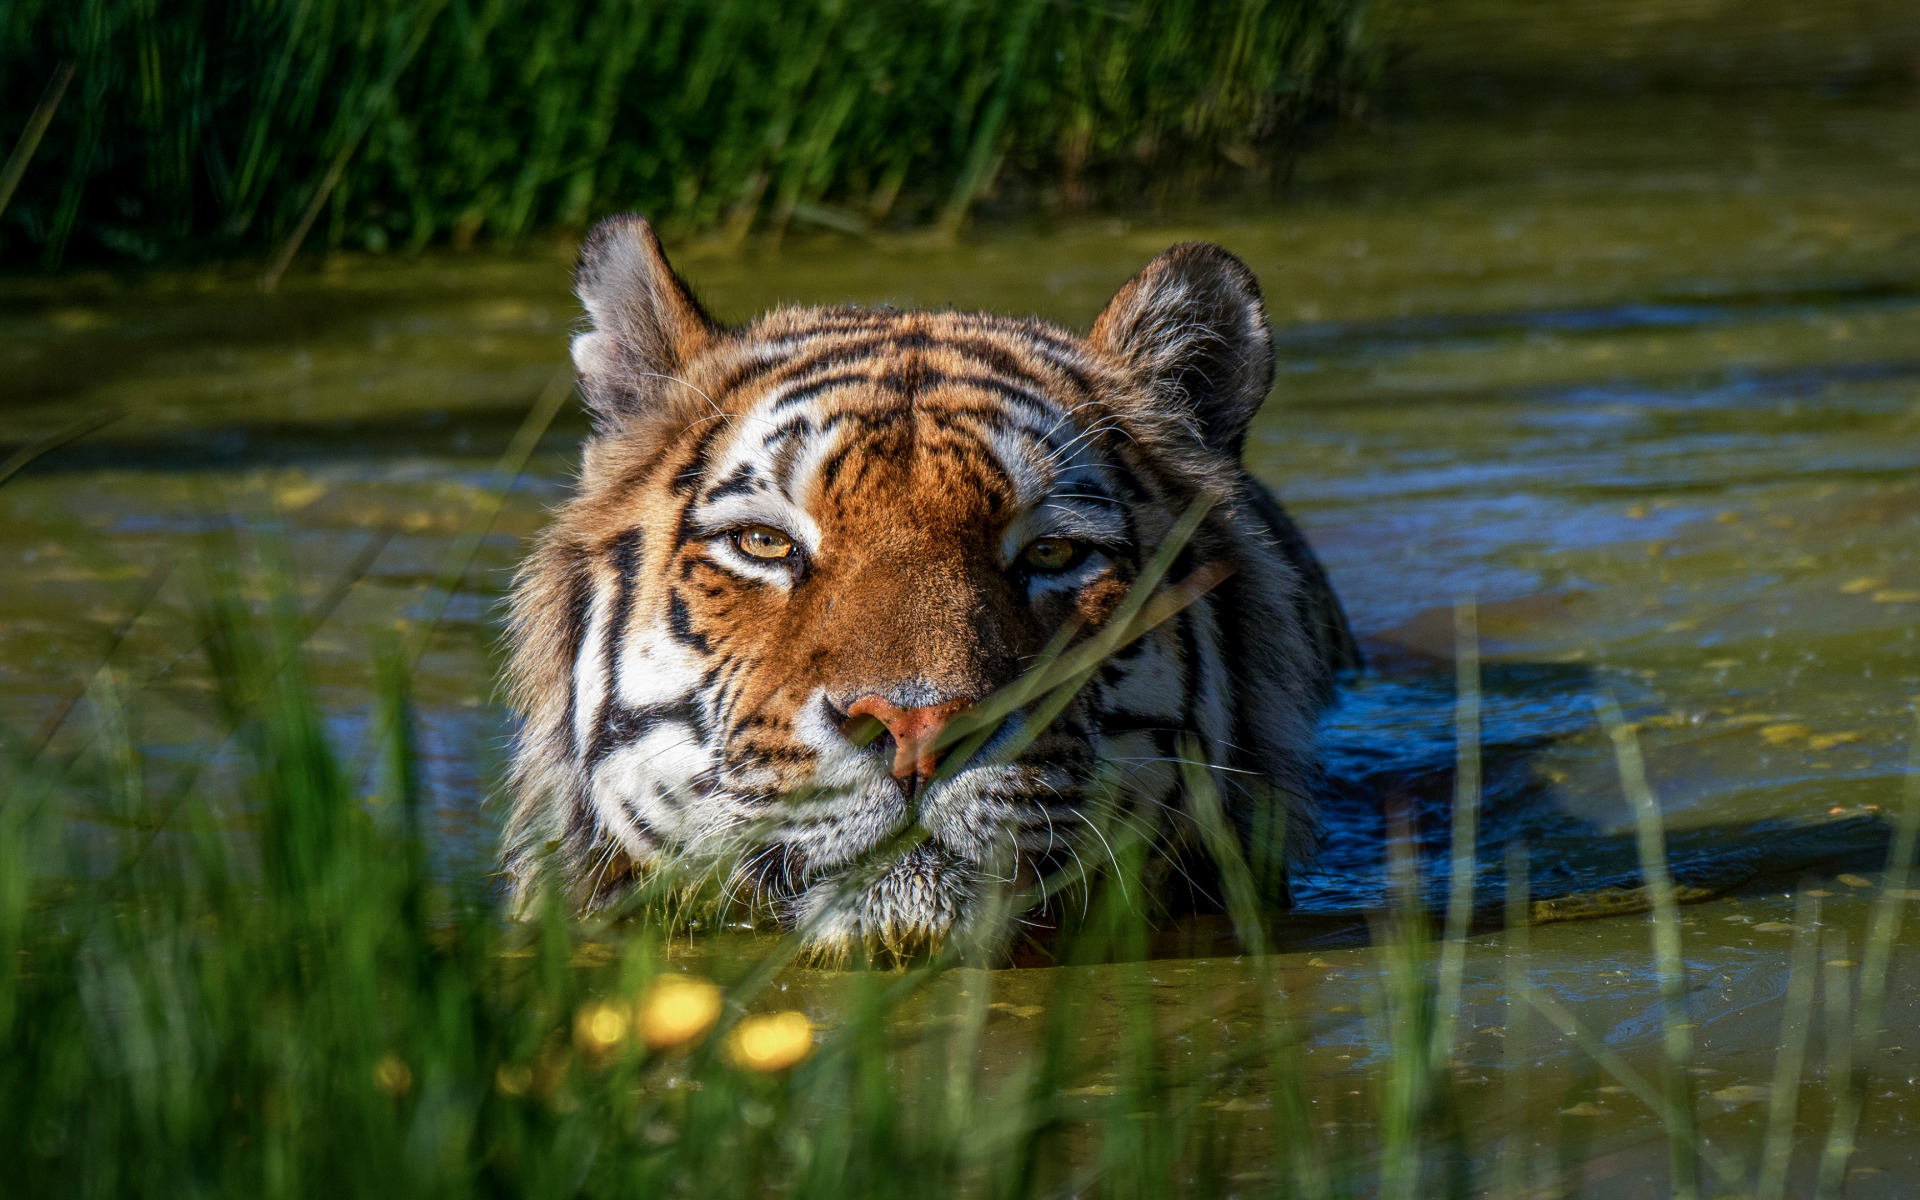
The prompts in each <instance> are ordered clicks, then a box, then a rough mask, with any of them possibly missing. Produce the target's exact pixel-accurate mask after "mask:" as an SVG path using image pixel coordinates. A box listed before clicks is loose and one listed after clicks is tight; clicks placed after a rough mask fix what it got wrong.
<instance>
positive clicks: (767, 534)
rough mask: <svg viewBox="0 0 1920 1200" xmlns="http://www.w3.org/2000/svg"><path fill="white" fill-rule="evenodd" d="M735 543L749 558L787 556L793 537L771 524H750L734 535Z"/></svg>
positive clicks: (791, 547) (789, 554) (790, 551)
mask: <svg viewBox="0 0 1920 1200" xmlns="http://www.w3.org/2000/svg"><path fill="white" fill-rule="evenodd" d="M733 544H734V546H735V547H737V548H738V549H739V551H740V553H742V554H744V555H746V556H747V557H748V558H787V557H789V556H791V555H792V554H793V539H792V538H790V537H788V536H787V535H786V534H784V533H781V532H780V531H779V530H778V529H775V528H774V527H773V526H771V525H749V526H747V527H746V528H745V529H742V530H739V531H737V532H735V533H734V535H733Z"/></svg>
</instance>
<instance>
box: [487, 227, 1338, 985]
mask: <svg viewBox="0 0 1920 1200" xmlns="http://www.w3.org/2000/svg"><path fill="white" fill-rule="evenodd" d="M574 284H575V291H576V294H577V295H578V297H579V300H580V302H581V304H582V306H583V308H584V310H585V317H584V321H583V323H582V325H581V326H579V327H578V332H577V334H576V335H575V336H574V337H573V338H572V342H571V357H572V362H573V367H574V370H575V374H576V378H577V386H578V391H579V395H580V396H581V398H582V400H583V402H584V404H585V406H586V408H587V409H588V411H589V415H590V417H591V432H590V434H589V436H588V438H587V440H586V442H585V444H584V448H583V451H582V458H581V465H580V468H579V473H578V480H577V486H576V488H575V491H574V493H573V494H572V496H571V498H570V499H569V500H567V501H566V502H565V503H564V504H563V505H562V506H561V507H559V508H558V510H557V511H556V512H555V514H554V515H553V518H552V520H551V522H550V524H549V525H548V526H547V527H546V528H545V530H544V532H542V533H541V534H539V535H538V537H537V538H536V540H535V542H534V544H533V546H532V547H531V550H530V552H529V554H528V555H527V557H526V559H525V560H524V562H523V564H522V566H521V568H520V570H519V572H518V574H517V575H516V577H515V579H514V582H513V585H512V588H511V593H510V596H509V600H508V615H507V621H506V633H505V637H506V642H507V650H508V691H509V694H510V701H511V705H512V707H513V709H514V712H515V714H516V718H517V725H516V732H515V733H514V735H513V742H512V749H511V767H510V795H511V801H510V805H511V808H510V814H509V820H508V823H507V827H506V830H505V835H504V846H503V868H504V872H505V874H506V876H507V877H508V879H509V880H510V881H511V887H512V889H513V891H514V894H515V895H516V896H517V897H519V898H520V899H521V900H522V901H523V902H530V901H531V899H532V898H533V897H536V896H539V895H543V894H546V889H548V888H557V889H564V891H565V893H566V895H567V896H568V897H570V898H571V900H572V902H573V903H574V904H576V905H578V906H580V907H581V908H583V909H595V908H602V907H605V906H608V905H611V904H614V903H616V902H617V901H618V900H620V899H621V898H622V897H625V896H631V895H632V894H633V893H634V891H635V889H636V888H638V887H639V886H640V885H641V884H643V883H644V882H645V881H646V880H648V879H649V878H650V877H655V876H654V872H655V871H656V869H657V868H658V867H659V865H660V864H662V863H663V862H668V861H685V860H686V859H687V858H688V857H689V856H698V855H699V854H701V853H702V852H710V851H715V850H717V849H718V848H720V847H723V846H726V845H728V844H729V843H730V840H732V841H737V840H738V839H740V838H742V837H743V836H744V835H746V834H747V833H748V832H749V831H751V838H752V842H753V846H752V849H751V852H750V853H741V854H737V855H736V856H735V858H734V860H733V861H734V862H735V867H734V868H733V876H732V878H731V879H730V881H729V888H730V889H731V890H730V892H729V894H730V895H732V896H734V897H744V898H746V899H747V900H749V901H750V902H751V908H752V911H754V912H757V913H760V914H763V915H764V916H765V917H766V918H767V919H770V920H772V921H774V922H777V923H778V924H780V925H783V926H785V927H787V928H790V929H798V930H802V931H803V933H804V937H805V938H806V939H807V943H808V944H809V945H812V946H815V947H818V948H824V949H827V950H831V949H834V948H841V949H846V948H855V949H857V948H861V947H866V948H873V947H876V946H882V947H887V948H891V949H893V950H896V951H903V950H910V949H912V948H914V947H916V946H918V947H929V946H939V945H941V944H943V943H944V942H945V941H947V940H948V939H949V938H951V937H952V936H953V935H954V934H955V933H956V931H957V930H959V929H961V928H964V927H965V926H966V923H967V922H969V921H972V920H976V919H978V915H979V913H980V912H981V911H982V908H983V906H984V905H986V904H987V902H988V898H989V896H990V894H992V891H993V888H994V887H995V886H996V885H997V884H1004V883H1005V882H1006V881H1007V880H1009V879H1020V880H1025V881H1027V882H1028V883H1029V884H1030V883H1032V881H1033V880H1034V879H1035V878H1036V877H1037V876H1038V874H1039V873H1040V872H1043V871H1045V870H1047V869H1049V867H1050V866H1054V865H1057V864H1060V863H1063V862H1067V861H1068V856H1078V855H1080V854H1082V853H1084V852H1086V851H1087V850H1088V849H1089V844H1090V840H1091V839H1094V838H1098V837H1102V836H1104V835H1102V834H1101V833H1100V831H1099V828H1098V825H1097V822H1096V821H1095V820H1094V819H1093V815H1092V814H1093V810H1094V808H1095V807H1096V805H1095V801H1096V798H1097V797H1096V796H1095V792H1096V791H1098V793H1099V797H1098V798H1099V799H1100V800H1101V802H1102V803H1104V804H1106V805H1108V806H1109V807H1108V808H1107V809H1104V810H1103V811H1112V809H1111V805H1112V804H1113V803H1115V801H1114V800H1113V797H1114V796H1116V795H1117V796H1119V797H1120V798H1121V800H1120V803H1122V804H1123V807H1124V811H1129V812H1143V813H1150V814H1153V815H1154V817H1155V820H1154V822H1153V824H1152V828H1153V830H1154V832H1153V833H1152V836H1153V837H1154V838H1155V839H1156V844H1158V843H1161V842H1164V843H1168V844H1172V843H1179V842H1181V841H1182V839H1183V838H1184V839H1187V840H1188V841H1191V839H1192V837H1193V822H1192V816H1193V814H1191V813H1189V812H1186V811H1185V810H1184V808H1183V805H1187V804H1189V801H1188V800H1187V799H1183V797H1185V796H1187V794H1188V793H1189V792H1190V790H1191V789H1190V788H1187V787H1185V786H1183V784H1182V770H1183V765H1182V764H1183V762H1186V761H1189V760H1192V761H1198V762H1200V763H1202V764H1203V766H1204V770H1206V771H1207V772H1209V773H1210V775H1209V777H1210V778H1211V779H1213V780H1214V781H1215V782H1216V783H1217V787H1218V790H1217V792H1215V793H1214V794H1215V796H1216V800H1215V804H1216V806H1217V807H1218V808H1219V810H1220V811H1223V812H1224V814H1225V817H1226V818H1227V820H1228V821H1229V822H1231V826H1232V828H1233V829H1235V830H1237V831H1238V832H1239V834H1240V835H1241V837H1242V838H1245V837H1249V836H1251V822H1252V818H1251V815H1250V814H1251V805H1252V803H1253V798H1254V797H1255V796H1256V794H1258V795H1264V796H1267V797H1269V798H1270V800H1271V798H1277V800H1271V802H1274V803H1277V804H1278V805H1279V806H1280V808H1279V811H1280V813H1281V818H1282V819H1281V822H1280V825H1281V827H1282V828H1281V832H1280V834H1278V835H1277V836H1280V837H1282V838H1283V839H1284V843H1285V848H1286V849H1285V855H1284V858H1283V862H1293V863H1297V862H1300V861H1303V860H1304V859H1306V858H1308V857H1310V855H1311V852H1312V847H1313V843H1314V830H1315V819H1314V811H1315V809H1314V805H1315V801H1314V797H1315V792H1316V788H1317V787H1318V786H1319V783H1320V777H1319V771H1320V768H1319V763H1318V759H1317V755H1316V727H1317V724H1318V722H1319V718H1320V716H1321V714H1322V711H1323V710H1324V709H1325V708H1326V707H1327V705H1328V704H1329V702H1330V701H1331V700H1332V698H1333V697H1334V695H1335V692H1336V687H1337V681H1338V679H1339V678H1340V677H1341V675H1342V673H1343V672H1347V671H1350V670H1352V669H1355V668H1357V667H1358V666H1359V663H1360V654H1359V650H1358V648H1357V646H1356V643H1355V640H1354V637H1353V634H1352V631H1351V629H1350V627H1349V625H1348V621H1347V618H1346V615H1345V612H1344V610H1343V608H1342V606H1341V603H1340V601H1339V599H1338V598H1337V597H1336V595H1335V594H1334V591H1333V589H1332V587H1331V586H1330V584H1329V582H1328V578H1327V575H1326V572H1325V571H1324V570H1323V568H1322V566H1321V564H1320V562H1319V561H1318V559H1317V558H1316V556H1315V554H1314V552H1313V551H1312V549H1311V548H1310V547H1309V545H1308V543H1307V541H1306V539H1305V538H1304V537H1303V535H1302V534H1301V532H1300V530H1299V529H1298V528H1297V527H1296V526H1295V525H1294V523H1293V522H1292V521H1291V520H1290V519H1289V518H1288V516H1287V514H1286V513H1285V512H1284V511H1283V510H1282V508H1281V507H1280V505H1279V504H1278V502H1277V501H1276V500H1275V499H1274V497H1273V495H1272V494H1271V493H1270V492H1269V491H1268V490H1267V488H1266V487H1265V486H1263V485H1262V484H1261V483H1260V482H1259V481H1258V480H1256V479H1255V478H1254V477H1253V476H1252V475H1251V474H1250V473H1249V472H1248V471H1247V469H1246V467H1245V466H1244V464H1243V462H1242V452H1243V448H1244V445H1245V442H1246V438H1247V430H1248V426H1249V423H1250V422H1251V421H1252V419H1253V417H1254V414H1255V412H1256V411H1257V410H1258V409H1259V408H1260V407H1261V405H1262V403H1263V402H1264V400H1265V399H1266V396H1267V394H1268V392H1269V390H1270V389H1271V387H1272V384H1273V379H1274V352H1273V341H1272V335H1271V332H1270V330H1269V328H1268V324H1267V318H1266V313H1265V308H1264V303H1263V300H1262V297H1261V292H1260V287H1259V283H1258V281H1257V280H1256V279H1255V277H1254V274H1253V272H1252V271H1251V270H1249V269H1248V268H1247V267H1246V265H1245V264H1243V263H1242V262H1241V261H1240V260H1239V259H1237V258H1235V257H1234V256H1233V255H1232V254H1230V253H1228V252H1227V251H1226V250H1224V249H1222V248H1221V247H1219V246H1216V245H1211V244H1206V243H1200V242H1189V243H1184V244H1180V245H1176V246H1173V247H1172V248H1171V249H1168V250H1167V251H1165V252H1164V253H1162V254H1161V255H1159V256H1158V257H1157V258H1155V259H1153V260H1152V261H1151V262H1150V263H1149V264H1148V265H1147V266H1146V267H1145V268H1144V269H1143V270H1142V271H1141V272H1140V273H1139V274H1137V275H1135V276H1134V277H1133V278H1132V279H1131V280H1129V281H1128V282H1127V283H1126V284H1125V285H1124V286H1123V287H1121V288H1120V290H1119V291H1118V293H1117V294H1116V295H1115V296H1114V297H1113V299H1112V300H1111V302H1110V303H1109V304H1108V305H1107V306H1106V308H1105V310H1104V311H1103V312H1102V313H1101V314H1100V316H1099V317H1098V319H1096V320H1095V321H1094V323H1093V325H1092V328H1091V329H1090V330H1089V331H1088V332H1087V333H1086V334H1084V335H1078V334H1075V333H1073V332H1070V331H1069V330H1067V329H1065V328H1063V327H1061V326H1059V325H1056V324H1052V323H1049V322H1046V321H1043V320H1040V319H1038V318H1035V317H1018V318H1016V317H1004V316H996V315H991V314H987V313H977V312H959V311H929V310H914V309H899V308H894V307H891V306H879V307H856V306H839V307H781V308H775V309H773V310H771V311H769V312H766V313H765V314H763V315H761V316H759V317H758V318H756V319H754V320H752V321H749V322H747V323H746V324H744V325H739V326H737V327H729V326H726V325H723V324H721V323H720V322H718V321H717V320H715V319H714V317H713V316H711V315H710V314H709V313H708V311H707V310H706V308H705V307H703V306H702V304H701V303H700V302H699V300H698V299H697V298H696V297H695V295H694V292H693V290H692V289H691V288H690V287H689V286H688V284H687V283H686V281H685V280H684V279H683V278H682V277H681V276H680V275H679V274H677V273H676V271H675V270H674V268H673V266H672V265H671V264H670V263H669V262H668V260H667V257H666V254H665V252H664V250H663V249H662V245H661V242H660V240H659V238H658V237H657V235H656V234H655V232H654V230H653V229H652V228H651V227H650V225H649V224H648V222H647V221H646V220H645V219H644V218H643V217H640V216H637V215H627V216H620V217H614V218H610V219H608V220H606V221H604V222H602V223H600V224H599V225H598V226H596V227H595V228H594V229H593V230H592V231H591V233H590V234H589V235H588V236H587V237H586V238H585V240H584V241H583V243H582V246H581V249H580V251H579V257H578V264H577V267H576V269H575V274H574ZM1192 513H1201V514H1203V515H1201V516H1199V518H1198V524H1197V525H1195V524H1194V523H1193V521H1192V520H1191V519H1187V526H1186V527H1187V528H1190V529H1191V533H1190V536H1188V537H1187V539H1186V540H1185V542H1184V544H1182V545H1180V546H1179V547H1178V553H1177V554H1176V555H1175V557H1174V558H1173V560H1172V566H1171V569H1169V570H1166V571H1164V572H1163V574H1162V577H1161V578H1160V580H1159V581H1158V582H1157V583H1154V584H1153V594H1154V595H1156V596H1163V595H1164V596H1175V598H1176V603H1177V607H1178V611H1177V612H1173V613H1172V615H1171V616H1170V617H1168V618H1167V619H1165V620H1163V621H1161V622H1160V623H1159V624H1157V625H1153V626H1152V627H1151V628H1146V629H1145V630H1144V632H1139V633H1138V635H1137V636H1133V637H1132V638H1131V640H1128V641H1126V643H1125V644H1124V645H1119V646H1118V648H1116V649H1114V651H1113V652H1112V653H1111V654H1110V655H1108V656H1106V657H1105V658H1104V660H1101V661H1098V662H1097V665H1095V666H1093V667H1090V668H1089V669H1088V670H1087V671H1083V672H1082V676H1083V677H1084V680H1085V681H1084V684H1083V685H1082V686H1080V687H1079V689H1078V690H1077V692H1072V694H1071V695H1070V696H1069V697H1068V698H1067V699H1066V701H1065V703H1064V707H1062V706H1060V705H1058V704H1056V705H1055V706H1054V707H1055V709H1056V710H1057V711H1055V712H1053V713H1051V714H1050V716H1051V719H1050V720H1047V721H1044V722H1042V721H1041V720H1040V719H1039V718H1037V717H1036V716H1034V714H1033V712H1032V708H1033V706H1032V705H1028V706H1027V707H1025V708H1016V709H1014V710H1013V711H1010V712H1008V713H1007V714H1006V715H1005V719H1004V720H1003V721H1002V722H1001V723H1000V725H999V727H998V729H997V731H994V730H988V731H986V732H985V733H983V734H982V736H983V737H985V738H986V740H985V741H984V742H981V741H980V739H979V738H976V739H974V743H972V744H971V746H972V755H971V757H970V758H968V759H967V760H966V761H965V762H958V763H946V762H943V761H941V756H940V755H939V754H938V753H937V751H938V750H939V749H940V748H941V742H940V735H941V732H942V730H943V729H947V728H949V727H950V726H951V724H952V723H953V722H955V721H957V720H960V719H961V718H962V717H963V715H964V714H966V713H968V712H969V711H973V710H974V707H975V706H979V705H980V704H981V703H982V701H983V699H984V698H988V697H992V696H995V695H1002V696H1004V695H1006V694H1008V693H1007V689H1008V688H1009V687H1010V686H1012V685H1014V684H1015V683H1016V682H1017V681H1018V680H1020V679H1021V677H1022V675H1023V672H1025V671H1028V670H1030V669H1032V668H1034V666H1035V664H1036V663H1040V662H1043V661H1048V656H1049V655H1053V656H1055V657H1054V658H1053V659H1052V660H1051V661H1055V662H1058V661H1060V659H1059V658H1058V655H1059V652H1060V647H1062V646H1069V645H1079V644H1082V643H1085V642H1086V641H1087V640H1088V639H1090V638H1094V637H1096V636H1098V634H1099V633H1100V631H1102V630H1103V629H1105V628H1107V627H1108V623H1109V622H1112V621H1116V620H1118V619H1119V617H1118V616H1117V614H1120V613H1122V611H1123V610H1126V611H1137V610H1138V608H1139V606H1138V603H1137V601H1136V602H1133V608H1132V609H1130V610H1129V609H1127V605H1128V604H1129V603H1130V602H1129V600H1128V596H1129V595H1130V593H1131V592H1132V591H1133V589H1134V587H1135V584H1136V582H1137V581H1140V580H1142V579H1143V571H1145V569H1146V565H1147V564H1148V563H1149V562H1151V561H1152V555H1153V554H1154V553H1155V552H1156V550H1157V549H1158V548H1159V547H1161V546H1162V545H1163V544H1165V543H1166V542H1167V540H1168V539H1169V537H1170V536H1171V535H1172V534H1173V533H1174V532H1175V531H1176V527H1177V526H1180V524H1181V522H1182V521H1183V519H1186V517H1185V515H1186V514H1192ZM1149 582H1151V581H1149ZM1181 588H1185V589H1186V590H1185V592H1184V593H1179V589H1181ZM1176 593H1178V594H1176ZM1069 690H1071V689H1069ZM876 735H877V736H876ZM950 753H951V752H950ZM1161 818H1164V819H1161ZM903 832H905V833H910V834H911V835H913V836H909V837H904V838H903V837H902V836H901V835H902V834H903ZM887 846H896V847H899V852H898V853H897V854H894V855H893V857H891V858H890V859H886V860H885V861H880V862H879V863H878V864H877V865H875V864H874V862H873V861H872V860H873V857H874V855H875V854H876V852H877V851H878V850H880V849H881V848H883V847H887ZM861 872H864V873H861Z"/></svg>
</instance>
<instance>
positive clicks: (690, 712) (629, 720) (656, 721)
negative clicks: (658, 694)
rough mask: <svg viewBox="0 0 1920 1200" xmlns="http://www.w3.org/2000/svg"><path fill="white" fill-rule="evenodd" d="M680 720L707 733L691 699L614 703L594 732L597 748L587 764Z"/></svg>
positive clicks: (696, 733) (696, 731) (701, 734)
mask: <svg viewBox="0 0 1920 1200" xmlns="http://www.w3.org/2000/svg"><path fill="white" fill-rule="evenodd" d="M676 723H677V724H683V725H688V726H691V727H692V729H693V733H694V736H695V737H698V738H704V736H705V734H704V732H703V724H702V721H701V719H700V709H699V707H698V706H697V705H695V704H694V703H693V702H692V701H691V700H674V701H669V702H668V703H665V704H649V705H647V706H645V707H644V708H627V707H626V706H624V705H614V706H613V707H611V708H609V709H608V710H607V717H606V720H604V721H602V722H601V723H600V728H599V729H598V730H596V731H595V732H594V740H593V750H592V752H591V753H589V754H588V755H587V766H588V767H593V766H595V765H597V764H598V763H599V762H600V760H601V759H604V758H605V757H606V756H607V755H609V754H612V753H613V752H614V751H615V750H618V749H620V748H621V747H623V746H631V745H633V743H635V742H637V741H639V740H640V739H641V738H644V737H646V736H647V735H648V734H650V733H652V732H653V731H654V730H656V729H659V728H660V727H661V726H663V725H669V724H676Z"/></svg>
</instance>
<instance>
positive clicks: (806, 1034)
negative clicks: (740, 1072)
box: [727, 1011, 813, 1071]
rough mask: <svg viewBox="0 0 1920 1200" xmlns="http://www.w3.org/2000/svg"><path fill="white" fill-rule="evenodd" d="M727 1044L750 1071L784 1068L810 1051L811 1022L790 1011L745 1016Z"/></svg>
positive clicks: (738, 1061)
mask: <svg viewBox="0 0 1920 1200" xmlns="http://www.w3.org/2000/svg"><path fill="white" fill-rule="evenodd" d="M727 1048H728V1050H730V1051H731V1052H732V1054H733V1061H734V1062H735V1063H737V1064H738V1065H740V1066H743V1067H745V1068H746V1069H747V1070H749V1071H784V1070H786V1069H787V1068H788V1067H791V1066H792V1065H793V1064H795V1063H797V1062H799V1061H800V1060H801V1059H803V1058H805V1057H806V1056H807V1055H809V1054H811V1053H812V1052H813V1022H811V1021H809V1020H807V1014H805V1013H803V1012H793V1011H787V1012H777V1013H770V1014H768V1015H766V1016H762V1017H748V1018H747V1019H746V1020H744V1021H742V1022H740V1024H738V1025H736V1026H734V1029H733V1034H732V1036H730V1037H729V1038H728V1039H727Z"/></svg>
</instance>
